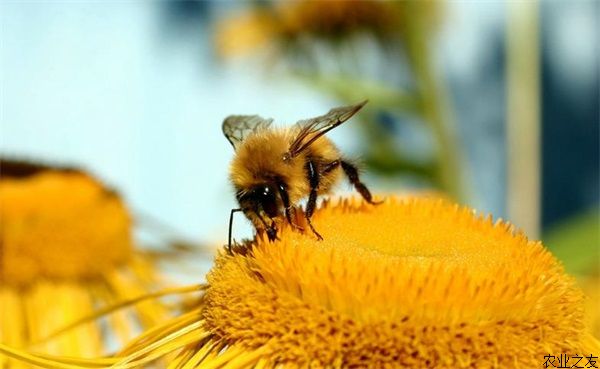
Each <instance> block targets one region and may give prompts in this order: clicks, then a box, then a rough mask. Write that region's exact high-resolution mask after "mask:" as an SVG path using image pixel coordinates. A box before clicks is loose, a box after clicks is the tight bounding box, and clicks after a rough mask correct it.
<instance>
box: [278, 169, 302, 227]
mask: <svg viewBox="0 0 600 369" xmlns="http://www.w3.org/2000/svg"><path fill="white" fill-rule="evenodd" d="M277 188H278V189H279V195H280V196H281V201H282V202H283V212H284V214H285V218H286V219H287V221H288V223H289V224H290V225H291V226H292V227H294V228H296V229H298V230H300V231H303V230H304V228H302V227H300V226H299V225H297V224H296V223H294V222H293V221H292V211H294V215H295V211H296V209H295V208H294V207H292V206H291V205H290V196H289V194H288V191H287V185H286V184H285V182H283V181H281V180H280V181H278V182H277Z"/></svg>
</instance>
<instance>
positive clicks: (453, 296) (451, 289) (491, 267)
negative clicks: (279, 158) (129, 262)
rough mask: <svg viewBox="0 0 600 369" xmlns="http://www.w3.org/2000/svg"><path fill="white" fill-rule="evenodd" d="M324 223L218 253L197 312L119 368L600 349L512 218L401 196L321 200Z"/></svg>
mask: <svg viewBox="0 0 600 369" xmlns="http://www.w3.org/2000/svg"><path fill="white" fill-rule="evenodd" d="M313 224H314V226H315V228H316V229H317V230H318V231H319V232H320V233H321V235H322V236H323V241H318V240H317V239H316V238H315V237H314V236H313V235H312V234H311V233H310V232H304V233H301V232H299V231H297V230H294V229H291V227H288V226H283V227H282V229H281V230H280V234H279V240H277V241H275V242H269V241H268V240H267V239H266V236H265V237H263V236H262V235H259V236H257V237H256V238H255V239H254V240H252V241H248V242H247V243H246V244H244V245H241V246H238V247H236V248H235V249H234V252H233V254H228V253H226V252H221V253H220V254H219V255H218V256H217V258H216V261H215V266H214V268H213V269H212V270H211V272H210V273H209V274H208V276H207V282H208V283H207V286H206V290H205V295H204V296H203V298H202V300H201V302H200V304H199V306H198V307H197V308H196V309H195V310H192V311H189V312H188V313H187V314H184V315H182V317H181V318H178V320H176V321H174V322H173V323H166V324H165V325H163V326H162V327H161V328H157V332H161V333H160V335H157V336H156V337H154V338H152V334H149V335H145V336H143V337H141V338H140V339H139V340H137V341H134V342H133V343H132V344H131V346H130V347H129V348H128V349H127V350H126V351H124V352H123V354H122V356H121V361H120V362H119V363H120V365H125V364H127V365H131V366H133V365H134V364H135V365H140V364H142V363H147V362H150V361H151V360H152V359H154V358H156V357H157V356H160V355H163V354H164V353H166V352H171V351H174V350H178V351H179V353H178V354H177V356H176V358H175V359H174V360H173V361H172V362H171V365H172V367H173V368H184V367H185V368H188V367H189V368H192V367H205V366H206V367H211V368H212V367H221V366H223V367H227V368H307V367H310V368H397V367H407V368H473V367H477V368H527V367H539V366H541V365H542V364H543V362H544V356H546V355H559V354H571V355H575V354H577V353H581V352H588V354H586V355H589V352H597V350H598V348H600V346H599V345H598V341H597V340H596V339H595V338H593V337H591V335H590V334H589V333H588V330H587V327H586V325H585V323H584V321H585V319H584V315H585V314H584V308H583V307H584V297H583V294H582V292H581V291H580V290H579V289H578V288H577V287H576V285H575V283H574V280H573V278H571V277H570V276H568V275H566V274H565V272H564V271H563V268H562V266H561V264H560V263H559V262H558V261H557V260H556V259H555V258H554V257H553V256H552V255H551V254H550V253H549V252H548V251H547V250H546V249H545V248H544V246H543V245H542V244H541V243H540V242H538V241H531V240H528V239H527V238H526V237H525V235H523V234H522V233H521V232H519V231H517V230H516V229H515V228H514V227H513V226H511V225H510V224H508V223H506V222H504V221H493V220H492V218H491V217H485V216H481V215H478V214H477V213H475V212H474V211H473V210H472V209H469V208H466V207H461V206H458V205H455V204H453V203H451V202H449V201H447V200H443V199H439V198H435V197H412V198H397V197H391V198H388V199H387V200H385V202H384V203H382V204H380V205H378V206H372V205H368V204H365V203H363V202H362V201H358V200H356V199H345V200H339V201H337V202H330V203H324V204H323V205H322V206H321V207H320V209H319V210H318V211H317V212H316V213H315V215H314V217H313ZM301 225H302V224H301ZM186 319H187V320H188V321H190V319H191V322H193V323H187V325H186V323H185V321H186ZM167 334H168V335H169V336H168V337H171V338H170V339H167V338H166V337H167Z"/></svg>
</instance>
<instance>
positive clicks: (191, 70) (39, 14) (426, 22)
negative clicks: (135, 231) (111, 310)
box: [0, 0, 600, 311]
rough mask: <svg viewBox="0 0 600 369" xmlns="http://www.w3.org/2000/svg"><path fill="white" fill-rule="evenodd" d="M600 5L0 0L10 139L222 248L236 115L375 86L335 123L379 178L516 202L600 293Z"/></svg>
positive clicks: (508, 214) (508, 206) (240, 231)
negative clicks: (230, 131)
mask: <svg viewBox="0 0 600 369" xmlns="http://www.w3.org/2000/svg"><path fill="white" fill-rule="evenodd" d="M599 20H600V2H598V1H585V0H582V1H576V2H571V1H566V0H565V1H548V2H539V3H538V2H535V1H523V2H508V3H504V2H495V1H488V2H485V3H481V2H471V1H460V2H459V1H447V2H413V1H402V2H378V1H374V2H363V1H353V2H336V1H311V2H290V1H281V2H277V1H275V2H271V1H250V2H216V1H215V2H208V1H206V2H184V1H154V2H145V1H123V2H97V1H77V2H73V1H49V2H40V1H20V2H17V1H2V2H1V3H0V26H1V35H0V42H1V47H0V48H1V63H2V64H1V69H0V73H1V75H0V95H1V96H0V101H1V112H0V113H1V117H0V153H1V154H2V155H5V156H13V157H20V158H23V157H24V158H29V159H34V160H43V161H45V162H48V163H58V164H67V165H75V166H80V167H83V168H85V169H87V170H90V171H92V172H93V173H94V174H96V175H97V176H99V177H100V178H101V179H103V180H104V181H105V182H106V183H108V184H109V185H111V186H113V187H114V188H116V189H117V190H118V191H119V192H120V193H121V194H122V195H123V196H124V197H125V199H126V200H127V202H128V203H129V205H130V207H131V208H132V210H133V211H134V213H135V214H136V216H137V218H138V219H139V221H140V223H142V224H144V223H146V224H150V228H152V227H156V228H161V227H162V228H163V230H164V229H165V228H164V227H163V226H164V225H168V227H170V228H168V229H169V232H172V233H173V234H175V235H177V236H178V237H181V238H185V239H188V240H191V241H194V242H199V243H205V244H210V245H215V246H219V245H222V244H224V243H225V242H226V235H227V222H228V215H229V210H230V209H231V208H232V207H234V206H235V201H234V196H233V193H232V189H231V188H230V185H229V183H228V163H229V161H230V160H231V158H232V155H233V149H232V147H231V146H230V145H229V143H228V142H227V141H226V140H225V138H224V137H223V135H222V133H221V122H222V121H223V118H225V117H226V116H227V115H229V114H259V115H262V116H264V117H272V118H274V119H275V122H277V123H279V124H292V123H294V122H295V121H297V120H299V119H304V118H308V117H312V116H316V115H321V114H323V113H325V112H326V111H328V110H329V109H330V108H331V107H333V106H338V105H343V104H348V103H356V102H358V101H360V100H362V99H365V98H368V99H369V100H370V102H369V104H368V105H367V107H366V109H364V111H363V113H361V114H360V115H359V116H358V117H356V118H354V119H353V120H352V121H350V122H349V123H347V124H345V125H343V126H342V127H340V128H338V129H336V130H334V131H332V132H331V134H330V136H331V137H332V138H333V140H334V141H335V142H336V143H337V144H338V145H339V146H340V148H341V149H342V151H343V152H344V153H347V155H348V156H349V157H351V158H357V159H360V161H361V162H362V163H363V168H364V181H365V182H366V183H367V184H368V186H369V187H371V188H372V189H373V190H374V191H375V192H405V191H412V190H415V189H438V190H441V191H443V192H445V193H447V194H449V195H450V196H452V197H454V198H456V199H457V200H458V201H460V202H462V203H465V204H469V205H471V206H474V207H475V208H477V209H478V210H480V211H482V212H486V213H492V214H493V215H494V216H495V217H497V218H498V217H502V218H505V219H509V220H510V221H512V222H513V223H515V224H516V225H517V226H519V227H521V228H523V229H525V230H526V232H527V234H528V235H529V236H530V237H532V238H541V239H543V240H544V241H545V244H546V245H547V246H548V247H549V248H550V249H552V250H553V252H554V253H555V254H556V255H557V256H558V257H559V258H561V259H562V260H563V262H564V263H565V265H566V267H567V269H568V270H569V271H570V272H572V273H574V274H576V275H578V276H580V277H581V278H580V280H581V283H583V284H586V283H587V284H589V285H590V286H593V288H592V289H590V291H592V292H590V294H595V296H596V297H597V296H599V295H600V293H598V288H599V287H598V278H597V275H598V270H599V267H598V263H599V259H600V256H599V247H600V235H599V232H600V230H599V229H600V227H599V224H600V223H599V217H598V206H599V173H598V168H599V136H600V131H599V127H600V124H599V116H600V111H599V99H600V96H599V89H600V86H599V70H600V66H599V54H600V53H599V51H600V50H599V47H600V46H599V45H600V39H599V38H600V36H599V35H600V32H599ZM0 170H1V168H0ZM350 190H351V189H350V188H349V186H346V185H344V186H343V187H342V188H341V189H340V191H341V192H344V191H350ZM235 235H236V236H237V237H247V236H249V235H251V229H250V227H249V226H248V224H246V223H245V221H243V220H242V219H241V217H240V218H239V219H238V220H237V222H236V223H235ZM589 276H592V277H590V278H591V279H590V278H588V277H589ZM594 291H595V292H594ZM595 301H598V300H597V299H596V300H595ZM598 310H599V311H600V309H598Z"/></svg>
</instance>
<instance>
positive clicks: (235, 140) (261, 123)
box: [221, 115, 273, 149]
mask: <svg viewBox="0 0 600 369" xmlns="http://www.w3.org/2000/svg"><path fill="white" fill-rule="evenodd" d="M271 123H273V119H265V118H262V117H260V116H258V115H230V116H228V117H227V118H225V120H224V121H223V126H222V127H221V128H222V129H223V134H224V135H225V137H226V138H227V140H228V141H229V142H230V143H231V145H232V146H233V148H234V149H237V147H238V145H239V144H240V143H241V142H242V141H244V139H245V138H246V137H247V136H248V135H249V134H250V133H252V132H254V131H257V130H259V129H265V128H269V126H270V125H271Z"/></svg>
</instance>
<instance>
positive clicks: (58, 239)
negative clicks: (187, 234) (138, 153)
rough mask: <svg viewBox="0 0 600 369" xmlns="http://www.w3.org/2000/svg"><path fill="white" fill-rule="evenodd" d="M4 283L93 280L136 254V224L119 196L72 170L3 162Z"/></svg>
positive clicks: (0, 237) (0, 232) (0, 276)
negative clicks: (133, 234) (133, 236)
mask: <svg viewBox="0 0 600 369" xmlns="http://www.w3.org/2000/svg"><path fill="white" fill-rule="evenodd" d="M1 165H2V177H1V178H0V281H2V283H14V284H18V285H23V284H25V285H26V284H29V283H31V282H33V281H34V280H35V279H37V278H51V279H52V278H56V279H62V278H87V277H93V276H95V275H98V274H100V273H102V272H103V271H105V270H106V268H110V267H113V266H114V265H115V264H117V263H120V262H122V261H124V260H126V259H127V258H128V257H129V256H130V254H131V248H132V246H131V220H130V218H129V215H128V213H127V211H126V209H125V207H124V205H123V203H122V202H121V200H120V199H119V198H118V196H117V195H116V194H114V193H113V192H110V191H109V190H107V189H106V188H105V187H103V186H102V185H100V184H99V183H98V182H97V181H95V180H94V179H92V178H91V177H89V176H87V175H85V174H84V173H82V172H79V171H76V170H71V169H58V170H54V169H50V168H48V167H44V166H40V165H35V164H27V163H18V162H11V161H2V163H1Z"/></svg>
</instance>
